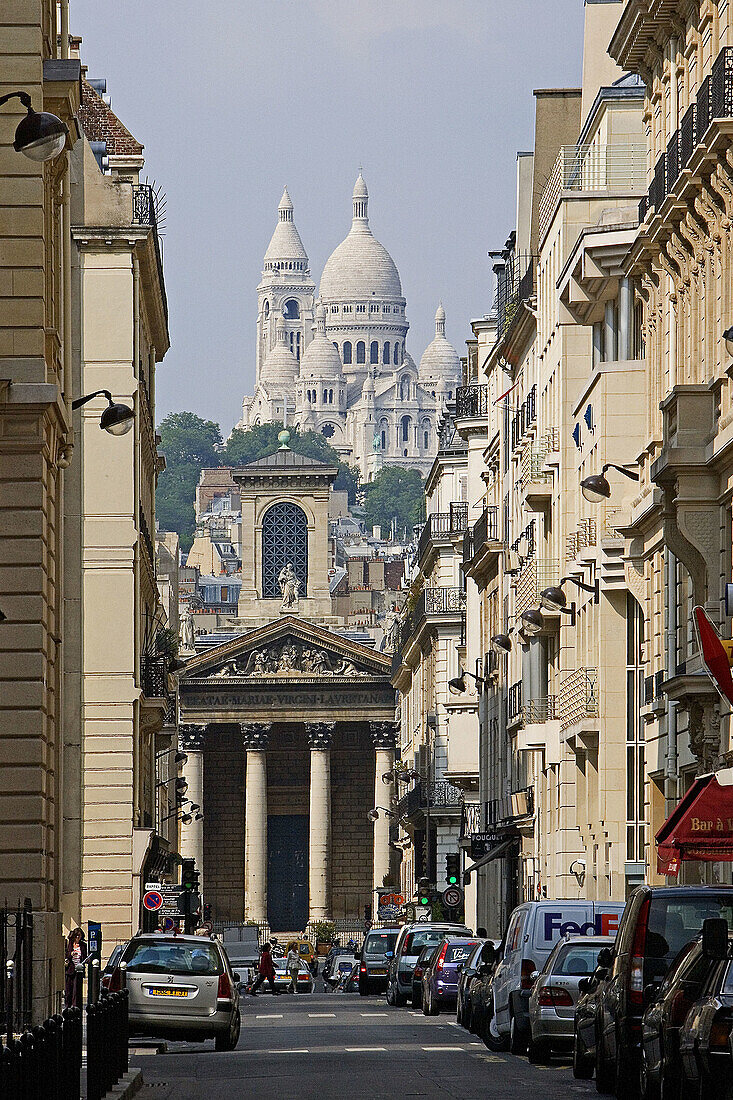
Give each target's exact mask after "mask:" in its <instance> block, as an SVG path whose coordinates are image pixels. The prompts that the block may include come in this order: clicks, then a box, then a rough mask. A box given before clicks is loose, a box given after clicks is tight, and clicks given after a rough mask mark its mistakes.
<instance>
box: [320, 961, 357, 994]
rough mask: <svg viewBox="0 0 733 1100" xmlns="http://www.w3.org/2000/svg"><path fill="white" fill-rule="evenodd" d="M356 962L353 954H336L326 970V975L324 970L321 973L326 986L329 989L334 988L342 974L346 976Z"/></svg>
mask: <svg viewBox="0 0 733 1100" xmlns="http://www.w3.org/2000/svg"><path fill="white" fill-rule="evenodd" d="M358 962H359V960H358V959H357V958H356V956H355V955H337V956H336V958H335V959H334V961H333V963H332V965H331V968H330V970H329V972H328V977H326V974H325V972H324V975H323V980H324V982H325V983H326V985H327V987H328V988H329V989H331V990H334V989H336V987H337V986H338V984H339V982H340V981H341V979H342V978H343V977H344V975H347V976H348V975H349V974H350V973H351V971H352V970H353V969H354V967H355V966H356V965H357V963H358Z"/></svg>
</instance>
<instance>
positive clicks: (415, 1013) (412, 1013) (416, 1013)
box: [410, 1012, 424, 1016]
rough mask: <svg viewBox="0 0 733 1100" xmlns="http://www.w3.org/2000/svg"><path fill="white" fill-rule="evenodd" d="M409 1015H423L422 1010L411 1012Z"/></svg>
mask: <svg viewBox="0 0 733 1100" xmlns="http://www.w3.org/2000/svg"><path fill="white" fill-rule="evenodd" d="M410 1015H411V1016H423V1015H424V1013H423V1012H411V1013H410Z"/></svg>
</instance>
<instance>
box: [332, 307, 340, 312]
mask: <svg viewBox="0 0 733 1100" xmlns="http://www.w3.org/2000/svg"><path fill="white" fill-rule="evenodd" d="M338 311H339V307H338V306H331V313H338Z"/></svg>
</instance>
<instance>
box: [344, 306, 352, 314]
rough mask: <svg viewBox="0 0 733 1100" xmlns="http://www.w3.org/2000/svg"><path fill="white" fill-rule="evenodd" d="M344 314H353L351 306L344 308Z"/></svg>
mask: <svg viewBox="0 0 733 1100" xmlns="http://www.w3.org/2000/svg"><path fill="white" fill-rule="evenodd" d="M343 312H344V313H351V306H344V307H343Z"/></svg>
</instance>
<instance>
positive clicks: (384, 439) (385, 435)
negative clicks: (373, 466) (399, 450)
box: [382, 431, 387, 451]
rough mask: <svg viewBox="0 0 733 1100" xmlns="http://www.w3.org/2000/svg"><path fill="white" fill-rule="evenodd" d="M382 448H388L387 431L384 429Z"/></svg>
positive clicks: (384, 449)
mask: <svg viewBox="0 0 733 1100" xmlns="http://www.w3.org/2000/svg"><path fill="white" fill-rule="evenodd" d="M382 450H383V451H386V450H387V433H386V432H385V431H382Z"/></svg>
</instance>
